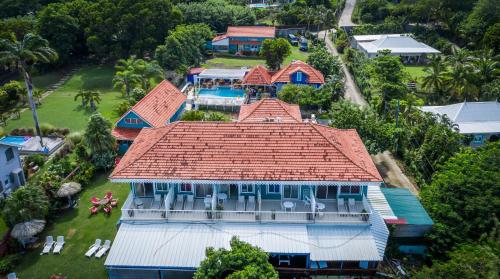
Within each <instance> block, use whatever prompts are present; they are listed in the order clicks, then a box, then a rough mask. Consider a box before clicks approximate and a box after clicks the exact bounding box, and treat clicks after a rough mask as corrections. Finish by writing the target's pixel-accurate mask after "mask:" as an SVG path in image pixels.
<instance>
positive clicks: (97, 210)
mask: <svg viewBox="0 0 500 279" xmlns="http://www.w3.org/2000/svg"><path fill="white" fill-rule="evenodd" d="M89 210H90V215H94V214H97V212H99V206H95V205H94V206H92V207H90V208H89Z"/></svg>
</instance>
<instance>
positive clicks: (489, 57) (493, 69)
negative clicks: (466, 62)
mask: <svg viewBox="0 0 500 279" xmlns="http://www.w3.org/2000/svg"><path fill="white" fill-rule="evenodd" d="M499 58H500V57H499V56H498V55H497V56H495V55H494V53H493V50H491V49H490V50H487V51H486V50H485V51H483V52H481V53H480V54H479V56H478V57H477V58H476V59H474V61H473V62H472V64H473V66H474V68H475V72H476V76H477V79H478V80H479V81H480V82H481V83H482V84H485V83H488V82H492V81H493V80H494V79H497V78H498V76H499V75H500V62H498V61H499Z"/></svg>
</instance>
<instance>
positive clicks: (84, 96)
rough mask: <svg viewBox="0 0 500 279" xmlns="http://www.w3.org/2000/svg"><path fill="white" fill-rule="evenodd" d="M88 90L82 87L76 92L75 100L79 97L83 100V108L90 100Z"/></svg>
mask: <svg viewBox="0 0 500 279" xmlns="http://www.w3.org/2000/svg"><path fill="white" fill-rule="evenodd" d="M86 93H87V90H83V89H80V91H78V93H76V95H75V98H74V99H73V100H75V101H76V100H78V99H79V98H80V99H81V100H82V108H84V107H86V106H87V103H88V100H87V94H86Z"/></svg>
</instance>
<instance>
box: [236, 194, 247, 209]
mask: <svg viewBox="0 0 500 279" xmlns="http://www.w3.org/2000/svg"><path fill="white" fill-rule="evenodd" d="M236 211H245V196H238V202H237V203H236Z"/></svg>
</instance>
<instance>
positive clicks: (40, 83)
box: [21, 68, 70, 90]
mask: <svg viewBox="0 0 500 279" xmlns="http://www.w3.org/2000/svg"><path fill="white" fill-rule="evenodd" d="M69 70H70V68H62V69H58V70H57V71H52V72H48V73H44V74H41V75H35V76H33V78H32V79H33V84H34V86H35V88H39V89H43V90H47V89H49V87H50V86H52V85H54V84H56V83H57V82H58V81H59V80H61V78H62V77H63V76H64V75H65V74H66V73H67V72H68V71H69ZM21 82H23V83H24V80H21Z"/></svg>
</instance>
